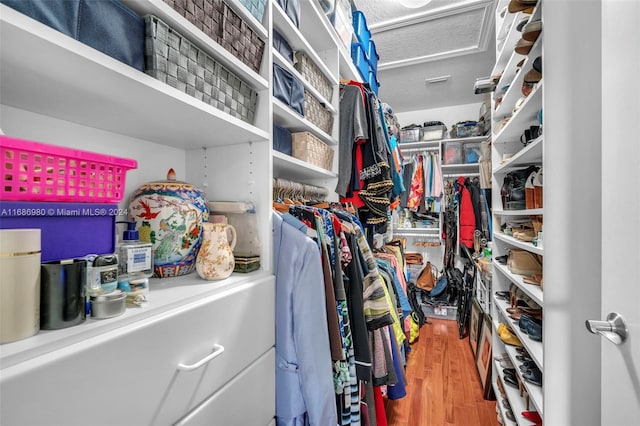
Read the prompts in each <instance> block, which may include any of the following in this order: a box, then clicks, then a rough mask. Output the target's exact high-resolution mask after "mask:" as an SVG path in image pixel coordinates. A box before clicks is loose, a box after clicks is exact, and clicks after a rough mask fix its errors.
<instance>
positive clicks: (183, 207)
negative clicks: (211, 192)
mask: <svg viewBox="0 0 640 426" xmlns="http://www.w3.org/2000/svg"><path fill="white" fill-rule="evenodd" d="M129 217H130V219H131V220H134V221H135V222H136V224H137V226H136V227H137V229H138V231H139V233H140V240H141V241H146V242H150V243H152V244H153V252H154V259H153V260H154V276H155V277H159V278H164V277H176V276H179V275H186V274H189V273H191V272H193V270H194V269H195V266H196V257H197V255H198V251H199V250H200V245H201V243H202V225H203V223H207V221H208V220H209V208H208V207H207V202H206V199H205V197H204V194H203V192H202V191H200V190H199V189H198V188H196V187H194V186H193V185H191V184H188V183H186V182H180V181H177V180H176V177H175V172H174V171H173V169H170V170H169V173H167V180H166V181H157V182H149V183H146V184H144V185H142V186H140V187H139V188H138V189H137V190H136V191H135V192H134V193H133V194H132V195H131V199H130V202H129Z"/></svg>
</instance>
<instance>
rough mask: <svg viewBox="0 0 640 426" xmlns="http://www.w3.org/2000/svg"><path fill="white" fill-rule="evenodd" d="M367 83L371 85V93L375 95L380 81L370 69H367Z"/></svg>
mask: <svg viewBox="0 0 640 426" xmlns="http://www.w3.org/2000/svg"><path fill="white" fill-rule="evenodd" d="M367 83H369V86H371V90H372V91H373V93H375V94H376V95H377V94H378V89H379V88H380V82H379V81H378V77H376V73H375V72H373V70H372V69H370V70H369V74H368V77H367Z"/></svg>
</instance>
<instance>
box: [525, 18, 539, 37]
mask: <svg viewBox="0 0 640 426" xmlns="http://www.w3.org/2000/svg"><path fill="white" fill-rule="evenodd" d="M521 32H522V38H523V39H525V40H528V41H532V42H535V41H536V40H537V39H538V36H539V35H540V33H541V32H542V21H541V20H540V19H536V20H535V21H529V20H527V23H526V24H524V25H523V26H522V31H521Z"/></svg>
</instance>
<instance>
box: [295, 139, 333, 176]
mask: <svg viewBox="0 0 640 426" xmlns="http://www.w3.org/2000/svg"><path fill="white" fill-rule="evenodd" d="M291 140H292V147H291V148H292V149H291V154H292V156H293V157H295V158H297V159H299V160H302V161H306V162H307V163H309V164H313V165H314V166H318V167H322V168H323V169H326V170H331V166H332V165H333V149H331V147H330V146H328V145H327V144H325V143H324V142H322V141H321V140H320V139H318V138H317V137H316V136H315V135H314V134H312V133H309V132H296V133H292V134H291Z"/></svg>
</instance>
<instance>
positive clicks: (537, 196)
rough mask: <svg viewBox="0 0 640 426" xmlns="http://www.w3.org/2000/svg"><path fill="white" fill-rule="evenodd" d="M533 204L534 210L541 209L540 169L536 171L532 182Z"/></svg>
mask: <svg viewBox="0 0 640 426" xmlns="http://www.w3.org/2000/svg"><path fill="white" fill-rule="evenodd" d="M533 191H534V192H533V202H534V208H536V209H541V208H542V195H543V192H542V169H540V170H539V171H538V173H537V174H536V177H535V179H534V180H533Z"/></svg>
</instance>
